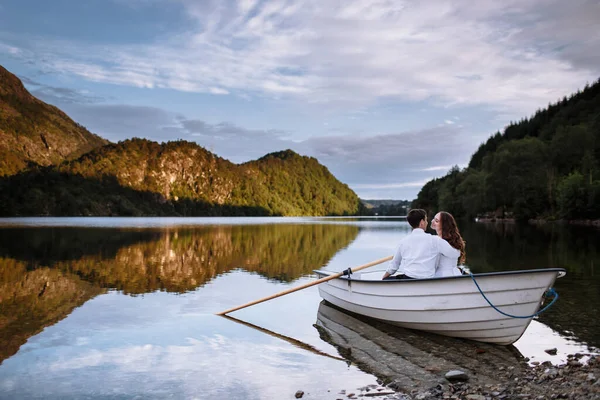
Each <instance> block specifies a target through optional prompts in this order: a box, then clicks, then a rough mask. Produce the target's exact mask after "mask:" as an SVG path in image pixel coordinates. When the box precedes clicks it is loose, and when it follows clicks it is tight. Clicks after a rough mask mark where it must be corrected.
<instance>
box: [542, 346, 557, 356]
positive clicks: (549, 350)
mask: <svg viewBox="0 0 600 400" xmlns="http://www.w3.org/2000/svg"><path fill="white" fill-rule="evenodd" d="M544 351H545V352H546V353H548V354H550V355H551V356H555V355H556V353H557V352H558V350H557V349H556V347H554V348H552V349H546V350H544Z"/></svg>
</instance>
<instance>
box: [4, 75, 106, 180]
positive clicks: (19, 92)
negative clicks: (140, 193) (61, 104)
mask: <svg viewBox="0 0 600 400" xmlns="http://www.w3.org/2000/svg"><path fill="white" fill-rule="evenodd" d="M107 143H108V141H106V140H104V139H102V138H101V137H99V136H96V135H94V134H92V133H90V132H89V131H88V130H87V129H85V128H84V127H83V126H81V125H79V124H77V123H75V122H74V121H73V120H72V119H71V118H69V117H68V116H67V115H66V114H65V113H63V112H62V111H60V110H59V109H58V108H56V107H54V106H51V105H49V104H46V103H44V102H43V101H41V100H38V99H37V98H35V97H34V96H32V95H31V94H30V93H29V92H28V91H27V89H25V87H24V86H23V83H22V82H21V81H20V80H19V78H17V77H16V76H15V75H13V74H11V73H10V72H8V71H7V70H6V69H5V68H3V67H2V66H0V177H1V176H4V175H12V174H14V173H16V172H19V171H21V170H23V169H25V168H26V167H27V165H28V164H29V163H35V164H39V165H51V164H58V163H60V162H62V161H64V160H68V159H73V158H77V157H79V156H80V155H82V154H84V153H86V152H88V151H90V150H92V149H94V148H97V147H99V146H103V145H105V144H107Z"/></svg>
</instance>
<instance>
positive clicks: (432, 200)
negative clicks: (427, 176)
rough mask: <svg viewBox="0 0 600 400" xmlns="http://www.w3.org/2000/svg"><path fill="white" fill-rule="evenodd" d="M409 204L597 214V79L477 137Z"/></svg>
mask: <svg viewBox="0 0 600 400" xmlns="http://www.w3.org/2000/svg"><path fill="white" fill-rule="evenodd" d="M413 207H421V208H425V209H428V210H430V211H436V210H446V211H449V212H451V213H453V214H454V215H456V216H466V217H474V216H477V215H483V214H486V215H494V216H498V217H499V216H508V217H510V216H513V217H515V218H517V219H521V220H526V219H531V218H548V219H553V218H564V219H597V218H600V80H598V81H596V82H595V83H594V84H593V85H591V86H589V85H587V86H586V87H585V89H584V90H583V91H578V92H577V93H575V94H573V95H571V96H570V97H568V98H567V97H565V98H563V99H562V100H560V101H558V102H557V103H555V104H550V105H549V106H548V108H546V109H543V110H539V111H537V112H536V113H535V114H534V115H533V116H532V117H531V118H526V119H523V120H521V121H519V122H518V123H511V124H510V125H509V126H507V127H506V128H505V130H504V132H502V133H500V132H498V133H496V134H495V135H493V136H492V137H490V138H489V139H488V140H487V141H486V142H485V143H483V144H482V145H481V146H480V147H479V149H478V150H477V151H476V152H475V153H474V154H473V156H472V157H471V161H470V163H469V166H468V167H467V168H465V169H463V170H459V169H458V168H456V167H455V168H453V169H451V170H450V171H449V172H448V174H447V175H446V176H444V177H442V178H439V179H434V180H431V181H429V182H427V183H426V184H425V186H423V188H422V189H421V191H420V192H419V194H418V196H417V199H416V200H415V201H414V202H413Z"/></svg>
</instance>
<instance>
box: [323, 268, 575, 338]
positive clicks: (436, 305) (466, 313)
mask: <svg viewBox="0 0 600 400" xmlns="http://www.w3.org/2000/svg"><path fill="white" fill-rule="evenodd" d="M314 272H315V273H316V274H317V275H319V276H320V277H321V278H323V277H327V276H329V275H333V274H335V272H330V271H314ZM565 274H566V272H565V270H564V269H562V268H547V269H535V270H525V271H508V272H491V273H481V274H474V275H473V276H474V277H475V279H476V281H477V283H478V284H479V287H480V288H481V291H483V293H484V294H485V296H486V297H487V298H488V299H489V301H490V302H491V303H492V304H493V305H494V306H496V308H498V309H499V310H501V311H502V312H504V313H506V314H511V315H515V316H531V315H533V314H535V313H536V312H537V311H538V310H539V309H540V306H541V305H542V302H543V299H544V293H545V292H546V291H547V290H548V289H550V288H551V287H552V285H553V284H554V281H555V280H556V278H560V277H563V276H564V275H565ZM382 275H383V271H371V272H357V273H354V274H352V275H350V277H348V276H342V277H339V278H337V279H332V280H329V281H327V282H323V283H321V284H320V285H319V294H320V295H321V297H322V298H323V299H324V300H326V301H328V302H329V303H331V304H333V305H335V306H337V307H340V308H342V309H344V310H347V311H351V312H354V313H357V314H361V315H365V316H367V317H371V318H376V319H379V320H383V321H385V322H388V323H391V324H394V325H398V326H401V327H403V328H409V329H417V330H422V331H427V332H433V333H437V334H440V335H445V336H452V337H458V338H465V339H471V340H476V341H480V342H488V343H496V344H501V345H509V344H512V343H514V342H516V341H517V340H518V339H519V338H520V337H521V335H523V332H525V329H527V326H529V323H530V322H531V320H532V317H529V318H513V317H508V316H506V315H503V314H501V313H499V312H498V311H497V310H495V309H494V308H493V307H492V306H490V305H489V304H488V302H487V301H486V300H485V298H484V297H483V296H482V294H481V293H480V291H479V289H478V288H477V286H476V285H475V283H474V282H473V280H472V278H471V277H470V276H469V275H463V276H452V277H443V278H430V279H407V280H385V281H383V280H381V277H382Z"/></svg>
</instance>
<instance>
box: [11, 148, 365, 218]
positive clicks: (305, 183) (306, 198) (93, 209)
mask: <svg viewBox="0 0 600 400" xmlns="http://www.w3.org/2000/svg"><path fill="white" fill-rule="evenodd" d="M359 206H360V202H359V199H358V196H357V195H356V194H355V193H354V192H353V191H352V190H351V189H350V188H349V187H348V186H347V185H345V184H343V183H341V182H339V181H338V180H337V179H336V178H335V177H334V176H333V175H332V174H331V173H330V172H329V171H328V170H327V168H325V167H324V166H323V165H321V164H319V163H318V162H317V160H316V159H314V158H309V157H304V156H300V155H298V154H296V153H294V152H293V151H291V150H286V151H283V152H279V153H273V154H269V155H267V156H265V157H263V158H261V159H259V160H256V161H252V162H248V163H245V164H241V165H237V164H233V163H231V162H229V161H227V160H225V159H223V158H221V157H218V156H216V155H214V154H212V153H211V152H209V151H207V150H205V149H204V148H202V147H200V146H198V145H197V144H195V143H191V142H186V141H176V142H168V143H163V144H159V143H156V142H152V141H149V140H145V139H131V140H126V141H123V142H119V143H117V144H109V145H107V146H104V147H101V148H99V149H96V150H94V151H92V152H90V153H88V154H85V155H83V156H82V157H80V158H79V159H77V160H73V161H67V162H64V163H62V164H60V165H58V166H54V167H45V168H43V167H37V168H32V169H29V170H27V171H23V172H21V173H19V174H17V175H14V176H11V177H5V178H4V179H2V180H0V215H5V216H6V215H133V216H142V215H183V216H192V215H354V214H356V213H358V211H359Z"/></svg>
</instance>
